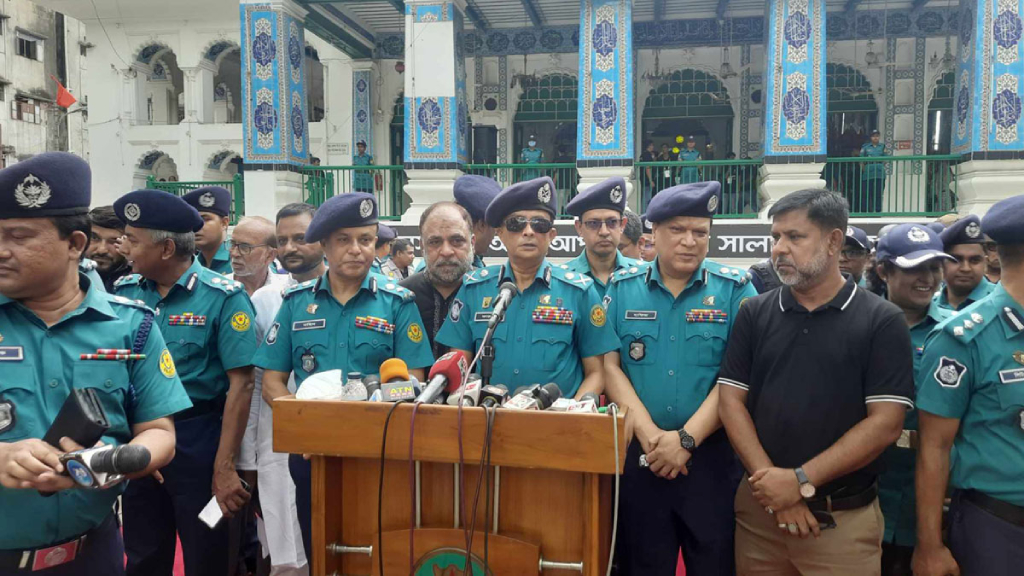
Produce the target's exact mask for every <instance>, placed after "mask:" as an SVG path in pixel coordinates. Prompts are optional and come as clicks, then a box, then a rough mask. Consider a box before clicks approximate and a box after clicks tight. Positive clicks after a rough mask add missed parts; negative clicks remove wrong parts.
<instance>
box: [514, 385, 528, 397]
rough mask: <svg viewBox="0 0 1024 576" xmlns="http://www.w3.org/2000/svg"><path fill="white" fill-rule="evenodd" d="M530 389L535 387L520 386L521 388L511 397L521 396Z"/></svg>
mask: <svg viewBox="0 0 1024 576" xmlns="http://www.w3.org/2000/svg"><path fill="white" fill-rule="evenodd" d="M530 388H533V386H520V387H519V388H516V389H515V390H513V391H512V394H511V395H512V396H519V395H520V394H522V393H523V392H526V391H527V390H529V389H530Z"/></svg>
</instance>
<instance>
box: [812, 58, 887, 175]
mask: <svg viewBox="0 0 1024 576" xmlns="http://www.w3.org/2000/svg"><path fill="white" fill-rule="evenodd" d="M825 85H826V90H827V93H828V101H827V102H828V104H827V105H828V155H829V156H836V157H838V156H850V155H851V154H852V152H853V151H854V150H860V147H861V146H862V145H863V144H864V143H865V142H866V141H867V140H868V135H869V134H870V133H871V131H872V130H875V129H876V128H878V104H877V102H876V101H875V95H876V91H875V89H874V88H872V86H871V82H869V81H868V79H867V78H866V77H865V76H864V74H862V73H861V72H860V71H859V70H857V69H856V68H854V67H852V66H849V65H847V64H839V63H833V62H829V63H827V64H826V65H825Z"/></svg>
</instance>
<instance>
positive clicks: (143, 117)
mask: <svg viewBox="0 0 1024 576" xmlns="http://www.w3.org/2000/svg"><path fill="white" fill-rule="evenodd" d="M151 73H152V68H150V67H149V65H147V64H142V63H140V62H135V63H133V64H132V65H131V67H130V68H128V69H127V70H122V72H121V74H122V79H123V90H124V101H123V102H124V105H123V109H124V115H125V119H126V120H127V121H128V124H129V125H131V124H149V123H150V119H149V116H148V114H147V110H146V96H145V92H144V89H145V87H146V80H147V79H148V78H149V75H150V74H151Z"/></svg>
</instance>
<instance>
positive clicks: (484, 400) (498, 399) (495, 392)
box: [480, 384, 508, 408]
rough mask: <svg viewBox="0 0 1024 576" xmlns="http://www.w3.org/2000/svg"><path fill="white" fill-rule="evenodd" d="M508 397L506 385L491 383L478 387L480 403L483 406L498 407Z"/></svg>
mask: <svg viewBox="0 0 1024 576" xmlns="http://www.w3.org/2000/svg"><path fill="white" fill-rule="evenodd" d="M507 399H508V387H507V386H505V385H504V384H491V385H490V386H484V387H483V388H481V389H480V405H481V406H483V407H484V408H491V407H497V408H500V407H501V405H502V403H503V402H505V400H507Z"/></svg>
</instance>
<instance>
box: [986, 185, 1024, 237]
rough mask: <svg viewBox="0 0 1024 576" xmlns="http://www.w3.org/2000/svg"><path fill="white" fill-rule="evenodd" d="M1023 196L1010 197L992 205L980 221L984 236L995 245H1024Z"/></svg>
mask: <svg viewBox="0 0 1024 576" xmlns="http://www.w3.org/2000/svg"><path fill="white" fill-rule="evenodd" d="M1021 222H1024V195H1020V196H1011V197H1010V198H1006V199H1005V200H1000V201H999V202H996V203H995V204H993V205H992V207H991V208H989V209H988V212H987V213H986V214H985V219H984V220H982V221H981V223H982V224H981V225H982V228H984V229H985V234H987V235H988V237H989V238H991V239H992V240H994V241H995V242H996V244H1024V225H1021Z"/></svg>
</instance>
